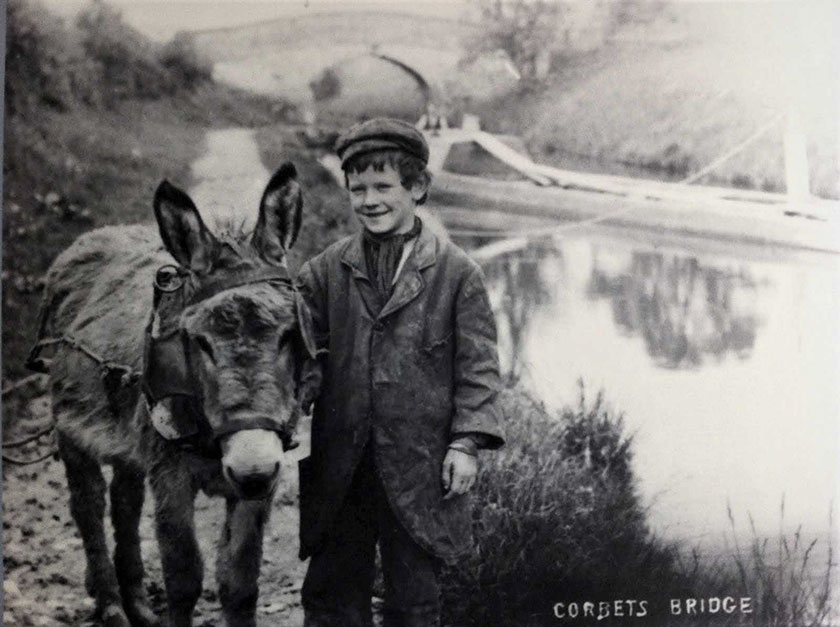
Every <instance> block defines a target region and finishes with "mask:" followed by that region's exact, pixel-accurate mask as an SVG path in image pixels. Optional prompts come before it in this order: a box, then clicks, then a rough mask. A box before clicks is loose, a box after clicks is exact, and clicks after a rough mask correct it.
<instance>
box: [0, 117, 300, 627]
mask: <svg viewBox="0 0 840 627" xmlns="http://www.w3.org/2000/svg"><path fill="white" fill-rule="evenodd" d="M193 175H194V179H195V181H196V185H195V186H194V187H193V189H191V190H190V194H191V195H192V197H193V199H194V200H195V202H196V205H197V206H198V208H199V210H200V211H201V212H202V214H203V215H204V216H205V219H206V222H207V223H208V225H209V226H211V228H212V225H213V224H214V223H219V222H222V223H223V222H225V221H227V220H233V221H234V223H239V222H241V221H245V222H246V223H251V224H253V221H254V220H255V219H256V215H257V207H258V204H259V200H260V195H261V193H262V190H263V189H264V187H265V185H266V183H267V182H268V177H269V172H268V171H267V170H266V169H265V167H264V166H263V165H262V163H261V162H260V159H259V154H258V152H257V147H256V143H255V141H254V138H253V134H252V133H251V132H250V131H248V130H243V129H230V130H222V131H211V132H210V133H208V136H207V150H206V153H205V155H204V156H203V157H202V158H201V159H199V160H198V161H197V162H196V163H195V164H194V168H193ZM4 413H6V414H7V418H6V420H4V423H6V424H15V423H21V425H20V428H21V429H22V430H21V431H20V432H18V433H17V434H16V433H8V434H6V435H5V439H7V440H8V439H15V438H16V437H17V436H18V435H23V434H24V433H26V431H30V430H31V431H34V430H36V429H37V427H38V425H39V424H41V425H42V424H46V423H47V422H48V421H49V399H48V397H47V396H41V397H39V398H36V399H35V400H34V401H29V402H22V401H17V400H15V399H10V400H9V402H7V403H4ZM12 413H15V414H18V415H20V418H21V419H20V420H15V419H13V418H12V416H11V414H12ZM24 429H25V430H24ZM306 431H307V425H306V424H304V425H302V429H301V433H300V436H299V437H300V440H301V442H303V443H304V444H303V445H302V446H301V447H300V449H298V450H296V451H294V452H293V453H291V454H289V455H288V456H287V459H286V463H285V464H284V468H283V473H284V477H285V482H284V483H283V484H282V485H281V486H280V488H279V489H278V492H277V494H276V496H275V500H274V508H273V512H272V518H271V521H270V522H269V525H268V527H267V532H266V536H265V545H264V546H265V550H264V554H263V562H262V568H261V574H260V598H259V605H258V621H259V625H260V627H269V626H270V627H292V626H295V627H297V626H299V625H301V624H302V622H303V613H302V610H301V608H300V585H301V581H302V578H303V573H304V569H305V564H304V563H302V562H301V561H300V560H298V558H297V551H298V540H297V532H298V519H297V468H296V466H297V460H298V459H300V458H301V457H303V456H305V455H306V454H307V452H306V444H305V443H308V439H309V438H308V434H307V433H306ZM17 453H18V454H20V453H26V451H22V452H21V451H18V452H17ZM109 475H110V473H109V472H107V469H106V477H107V476H109ZM3 508H4V513H3V552H4V566H5V575H4V581H3V589H4V592H5V607H4V608H3V615H2V624H3V625H6V626H17V625H23V626H41V627H51V626H54V625H75V626H84V627H94V626H96V625H97V622H96V621H95V620H94V619H93V617H92V613H93V601H92V599H90V597H88V596H87V594H86V592H85V584H84V579H85V572H84V571H85V559H84V552H83V550H82V541H81V538H80V536H79V534H78V531H77V530H76V526H75V523H74V522H73V520H72V518H71V517H70V512H69V507H68V494H67V488H66V480H65V475H64V466H63V464H62V463H61V462H60V461H56V460H52V459H50V460H48V461H46V462H42V463H40V464H36V465H33V466H28V467H23V468H21V467H14V466H8V465H7V466H4V469H3ZM152 510H153V503H152V498H151V494H149V493H148V492H147V498H146V504H145V507H144V510H143V519H142V521H141V527H140V535H141V543H142V550H143V558H144V562H145V565H146V573H147V578H146V582H147V588H148V591H149V593H150V596H151V598H152V601H153V603H154V606H155V609H156V611H157V612H158V614H159V615H160V616H163V615H164V611H165V605H164V603H165V595H164V592H163V579H162V576H161V569H160V553H159V552H158V548H157V542H156V540H155V536H154V525H153V518H152ZM223 518H224V503H223V501H221V500H219V499H209V498H207V497H205V496H203V495H199V497H198V499H197V501H196V530H197V535H198V540H199V544H200V546H201V548H202V554H203V556H204V563H205V573H204V593H203V594H202V596H201V599H200V600H199V603H198V607H197V608H196V614H195V624H196V625H197V626H198V627H211V626H216V625H222V624H223V623H222V618H221V612H220V605H219V601H218V597H217V595H216V582H215V570H216V568H215V545H216V540H217V538H218V537H219V535H220V533H221V528H222V522H223ZM106 519H107V516H106ZM107 529H108V535H109V536H110V535H111V534H110V522H108V523H107Z"/></svg>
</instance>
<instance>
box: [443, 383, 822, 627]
mask: <svg viewBox="0 0 840 627" xmlns="http://www.w3.org/2000/svg"><path fill="white" fill-rule="evenodd" d="M502 406H503V409H504V414H505V418H506V420H505V423H506V427H507V444H506V446H505V447H504V448H503V449H501V450H500V451H498V452H497V453H493V454H488V455H486V456H485V457H483V458H482V473H481V475H480V477H479V482H478V484H477V486H476V495H475V496H476V498H475V499H474V511H473V526H474V535H475V540H476V545H475V551H474V552H473V554H472V555H470V556H469V557H468V558H467V560H466V561H465V562H464V563H462V564H460V565H458V566H457V567H453V568H450V569H448V570H447V571H446V572H445V576H444V585H443V589H444V594H445V608H446V614H447V623H446V624H452V625H475V626H476V627H478V626H481V627H492V626H499V627H508V626H510V627H513V626H521V627H524V626H529V625H558V624H561V625H562V624H569V625H571V624H574V625H581V624H582V625H626V624H641V625H657V626H659V625H664V626H668V625H698V626H699V625H719V626H730V625H733V626H734V625H752V626H773V625H824V624H827V619H828V617H829V610H830V599H829V596H830V584H831V569H832V566H831V561H832V557H831V553H830V550H829V556H828V564H826V565H825V566H822V565H816V567H815V565H814V563H813V559H814V558H813V557H812V551H813V550H814V545H809V544H806V543H804V542H803V541H802V540H801V537H800V534H798V533H797V534H795V535H794V536H792V537H784V536H780V537H779V538H777V539H774V540H773V541H772V544H770V545H769V544H768V543H770V542H771V541H769V540H767V539H765V538H761V537H759V536H757V535H755V536H754V538H753V541H752V542H748V543H746V544H743V543H742V544H735V545H734V546H733V547H732V549H731V554H730V555H726V556H721V557H718V558H716V559H707V558H705V557H704V556H701V555H699V554H698V553H697V552H696V551H695V550H693V549H692V547H689V546H680V545H678V544H676V543H671V542H666V541H664V540H662V539H661V538H658V537H656V536H655V535H654V534H653V533H651V531H650V529H649V528H648V526H647V523H646V518H647V513H646V510H645V508H644V505H643V504H642V503H641V501H640V499H639V497H638V495H637V493H636V490H635V480H634V475H633V470H632V441H631V439H630V438H628V437H627V436H626V435H625V434H624V433H623V425H622V418H621V415H620V414H618V413H616V412H615V411H613V410H612V409H611V408H610V407H609V406H608V405H607V403H605V402H604V399H603V398H602V397H601V396H600V395H599V396H597V397H596V398H595V399H590V400H586V399H585V398H584V396H583V393H581V399H580V403H579V404H578V405H577V406H576V407H569V408H566V409H564V410H562V411H559V412H550V411H548V410H546V408H545V407H544V406H542V405H541V404H540V403H539V402H537V401H535V400H533V399H532V398H530V397H528V396H527V395H525V394H523V393H522V392H520V391H517V390H515V389H511V390H507V391H505V392H504V394H503V397H502ZM776 547H778V550H776ZM809 560H811V562H809ZM727 597H731V598H732V599H734V600H735V601H733V602H734V603H736V604H740V603H741V601H740V599H741V598H748V599H750V601H749V603H748V604H747V605H748V607H749V609H750V611H749V613H741V612H740V609H739V611H737V612H733V613H727V612H726V611H724V610H722V609H720V608H718V609H717V611H715V612H713V613H712V612H708V611H707V612H705V613H704V614H702V615H697V614H694V615H687V614H686V612H687V606H686V602H685V600H686V599H697V600H699V599H701V598H702V599H705V600H706V603H708V600H709V599H718V601H715V602H712V608H713V609H714V608H715V605H716V604H722V603H723V600H724V599H726V598H727ZM672 599H679V600H680V603H681V606H680V608H681V614H680V615H674V614H672V601H671V600H672ZM643 602H644V603H643ZM558 603H560V604H562V605H561V606H558V605H557V604H558ZM731 603H732V602H727V607H732V605H731ZM585 604H588V605H585ZM699 607H700V606H699V601H697V606H696V607H695V608H694V610H695V611H699ZM739 608H740V606H739ZM586 612H589V614H587V613H586ZM599 616H600V618H598V617H599Z"/></svg>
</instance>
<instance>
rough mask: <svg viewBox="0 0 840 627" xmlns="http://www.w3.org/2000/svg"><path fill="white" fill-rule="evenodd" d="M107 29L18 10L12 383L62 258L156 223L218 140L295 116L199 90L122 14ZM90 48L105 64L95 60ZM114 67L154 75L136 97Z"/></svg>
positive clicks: (9, 309)
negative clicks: (214, 130)
mask: <svg viewBox="0 0 840 627" xmlns="http://www.w3.org/2000/svg"><path fill="white" fill-rule="evenodd" d="M100 17H101V18H102V19H99V20H98V21H97V20H93V22H92V23H90V24H87V26H85V28H81V27H74V26H72V25H65V24H63V23H61V22H60V21H58V20H57V19H52V18H50V17H49V13H47V12H46V11H44V10H43V8H39V7H38V5H36V4H32V3H29V2H22V1H20V0H15V1H14V2H11V3H10V4H9V31H8V50H9V54H8V57H7V73H6V78H7V80H6V85H5V87H6V92H5V99H6V100H5V101H6V111H7V115H6V117H5V127H4V163H3V175H4V181H3V208H4V211H3V311H2V317H3V338H2V340H3V354H2V357H3V377H4V379H16V378H19V377H20V376H22V375H24V374H26V371H25V370H24V368H23V362H24V359H25V355H26V352H27V351H28V349H29V347H30V345H31V343H32V341H33V339H34V337H35V318H36V312H37V309H38V305H39V299H40V291H41V277H42V276H43V274H44V272H45V270H46V269H47V267H48V266H49V264H50V262H51V261H52V259H53V258H54V257H55V255H56V254H58V253H59V252H60V251H61V250H62V249H64V248H65V247H66V246H67V245H69V244H70V242H72V241H73V240H74V239H75V238H76V237H77V236H78V235H79V234H80V233H82V232H84V231H86V230H89V229H91V228H94V227H96V226H101V225H105V224H117V223H129V222H137V221H145V220H150V219H151V217H152V209H151V201H152V196H153V194H154V189H155V187H156V185H157V184H158V183H159V182H160V180H161V179H163V178H165V177H168V178H170V179H172V180H173V181H178V183H179V184H181V185H188V184H189V166H190V163H191V162H192V161H193V160H194V159H195V158H196V157H197V156H198V155H199V154H200V152H201V150H202V149H203V148H202V139H203V136H204V133H205V131H206V130H207V129H208V128H211V127H214V126H256V125H264V124H268V123H271V122H274V121H276V120H277V119H278V118H282V117H284V116H287V115H289V114H290V111H289V110H288V108H286V107H284V106H283V105H282V103H278V102H276V101H271V100H268V99H266V98H259V97H254V96H251V95H247V94H245V93H242V92H237V91H235V90H231V89H229V88H226V87H223V86H219V85H215V84H213V83H212V82H210V81H209V80H206V79H201V78H200V62H199V61H198V60H195V59H193V58H192V57H191V56H190V52H189V50H187V49H180V51H177V50H176V51H175V52H173V49H172V48H166V49H163V50H157V49H154V48H150V47H144V44H143V41H142V40H140V39H138V38H139V35H137V34H136V33H134V32H133V31H131V29H129V28H128V27H127V26H125V25H124V24H122V22H121V21H120V20H119V16H118V14H113V13H106V14H104V17H103V16H100ZM85 29H86V30H85ZM97 29H99V30H97ZM90 40H93V41H95V42H97V45H98V46H99V47H98V48H96V50H98V52H96V51H91V50H87V51H86V50H85V48H84V45H83V42H84V41H90ZM115 42H116V43H115ZM128 43H130V44H131V45H132V46H134V47H129V46H128ZM115 50H116V52H119V55H116V53H114V51H115ZM112 53H114V54H112ZM112 56H116V57H118V58H119V59H122V62H125V63H127V64H128V66H129V67H137V68H141V69H142V68H145V70H144V71H143V72H142V76H140V77H134V79H133V80H132V81H131V82H130V85H131V89H129V88H128V84H127V83H126V82H125V76H124V75H123V74H118V73H110V72H108V71H106V69H105V68H107V67H109V66H108V65H107V64H106V63H104V62H102V61H101V60H102V59H103V58H104V59H111V57H112ZM135 64H136V65H135ZM189 68H197V69H195V71H194V72H192V71H191V70H190V69H189ZM138 71H139V70H138ZM196 75H197V76H198V77H196ZM187 76H191V77H192V78H186V77H187Z"/></svg>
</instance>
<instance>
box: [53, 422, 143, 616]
mask: <svg viewBox="0 0 840 627" xmlns="http://www.w3.org/2000/svg"><path fill="white" fill-rule="evenodd" d="M58 447H59V451H60V453H61V458H62V460H64V466H65V469H66V471H67V485H68V487H69V488H70V513H71V514H72V515H73V519H74V520H75V521H76V525H77V526H78V527H79V533H81V535H82V542H83V543H84V547H85V556H86V557H87V570H86V573H85V587H86V588H87V591H88V593H89V594H90V595H91V596H92V597H93V598H94V599H96V609H97V612H98V614H99V615H100V616H101V618H102V623H103V625H105V627H130V625H129V622H128V618H127V616H126V615H125V612H124V611H123V608H122V600H121V599H120V589H119V585H118V583H117V575H116V572H115V571H114V564H113V562H111V557H110V555H108V546H107V545H106V544H105V525H104V521H103V519H104V516H105V488H106V485H105V478H104V477H103V476H102V469H101V467H100V465H99V462H98V461H97V460H96V459H95V458H94V457H92V456H91V455H89V454H88V453H87V452H85V451H84V450H82V449H81V448H80V447H78V446H77V445H76V444H74V443H73V442H72V441H71V440H70V439H69V438H67V437H66V436H62V435H61V434H60V433H59V436H58Z"/></svg>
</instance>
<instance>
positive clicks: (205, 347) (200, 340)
mask: <svg viewBox="0 0 840 627" xmlns="http://www.w3.org/2000/svg"><path fill="white" fill-rule="evenodd" d="M195 343H196V344H198V347H199V348H200V349H201V352H202V353H204V354H205V355H207V356H208V357H209V358H210V361H212V362H213V363H216V355H215V354H214V353H213V347H212V346H211V345H210V342H209V340H208V339H207V338H206V337H204V336H203V335H197V336H196V338H195Z"/></svg>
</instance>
